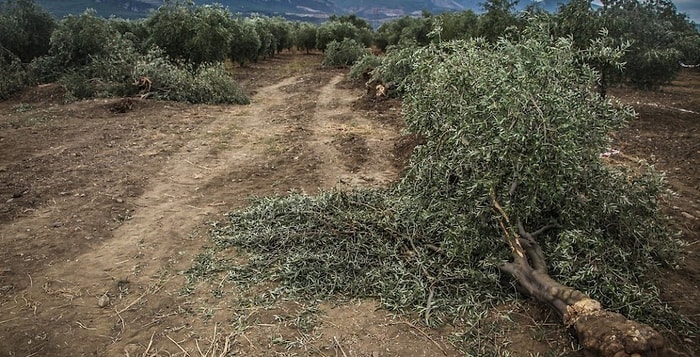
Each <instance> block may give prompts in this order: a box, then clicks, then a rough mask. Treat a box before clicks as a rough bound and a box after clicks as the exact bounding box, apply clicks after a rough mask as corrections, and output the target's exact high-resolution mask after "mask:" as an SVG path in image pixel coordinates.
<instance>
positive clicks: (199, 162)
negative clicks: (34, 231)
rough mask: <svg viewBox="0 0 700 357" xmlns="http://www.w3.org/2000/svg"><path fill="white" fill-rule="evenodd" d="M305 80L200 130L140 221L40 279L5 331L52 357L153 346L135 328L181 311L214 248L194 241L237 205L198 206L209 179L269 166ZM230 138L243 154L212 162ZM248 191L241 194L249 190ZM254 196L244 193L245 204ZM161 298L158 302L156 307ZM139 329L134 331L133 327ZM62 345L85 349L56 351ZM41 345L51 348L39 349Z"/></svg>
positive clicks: (169, 166) (152, 191) (151, 189)
mask: <svg viewBox="0 0 700 357" xmlns="http://www.w3.org/2000/svg"><path fill="white" fill-rule="evenodd" d="M296 80H297V79H296V78H293V77H292V78H287V79H285V80H283V81H281V82H279V83H276V84H274V85H272V86H269V87H265V88H262V89H260V90H259V92H258V94H257V95H256V99H255V100H254V104H253V105H250V106H246V107H227V110H221V109H218V108H213V109H212V110H211V111H213V112H214V115H218V116H219V117H218V118H215V119H214V120H213V121H212V122H211V123H209V124H208V125H206V126H205V127H202V128H199V129H198V130H199V135H198V136H197V138H196V139H195V140H192V141H190V142H188V143H187V144H186V145H185V146H184V147H183V148H181V149H180V150H179V151H178V152H176V153H175V154H174V155H172V156H170V157H168V158H167V162H166V164H165V166H164V168H163V169H162V170H161V171H160V172H158V174H157V175H156V176H155V177H153V178H151V179H150V182H149V184H148V187H147V188H146V192H145V193H143V194H142V195H141V196H139V197H137V198H135V199H133V202H131V203H132V204H133V205H134V206H135V207H136V210H135V213H134V214H133V216H132V217H130V218H129V219H128V220H126V221H125V222H124V223H123V224H122V225H121V226H119V227H118V228H116V229H115V230H114V231H113V237H112V238H111V239H109V240H107V241H106V242H105V243H104V244H101V245H100V246H98V247H96V249H94V250H91V251H89V252H87V253H84V254H82V255H80V256H77V257H75V259H72V260H69V261H66V262H57V263H55V264H53V265H51V266H49V267H48V268H47V269H46V270H45V271H44V272H43V273H42V274H41V275H43V276H35V277H34V279H35V280H34V281H33V282H32V286H31V287H30V288H29V289H28V290H27V291H24V292H22V295H21V296H22V299H20V300H17V303H16V304H7V305H4V306H3V310H4V311H10V310H13V314H14V316H13V317H11V318H10V319H9V321H5V319H0V320H2V321H3V322H4V325H5V326H3V327H5V328H8V326H10V327H11V326H14V327H16V328H17V329H18V330H20V331H22V330H31V331H32V333H29V334H27V336H26V341H27V345H31V344H32V343H34V346H30V347H31V349H27V351H29V350H31V351H43V352H42V353H48V354H47V355H80V354H82V353H98V354H102V353H103V352H99V351H100V350H102V349H103V348H105V346H108V345H110V344H112V343H115V342H117V341H118V340H122V341H129V340H130V339H131V338H133V339H135V340H136V341H138V342H143V341H142V340H143V338H142V336H141V332H142V331H141V330H140V329H138V326H134V325H132V324H133V323H137V322H136V321H139V320H143V319H149V318H151V319H152V318H154V316H155V317H157V316H161V315H159V314H158V313H160V314H167V313H172V310H173V309H174V308H176V307H178V301H177V291H178V290H179V289H180V288H181V287H182V286H183V283H182V280H181V279H179V278H177V279H176V277H177V276H176V275H175V274H176V272H177V271H178V270H181V269H184V268H187V267H188V265H189V264H190V260H191V258H192V255H193V253H194V252H196V251H197V250H198V249H199V248H200V247H201V245H202V244H203V242H202V239H206V237H205V236H203V235H202V233H200V234H194V235H193V234H192V233H193V232H197V231H196V228H197V227H200V226H202V225H204V224H205V221H206V220H207V217H210V216H211V215H212V214H214V213H216V212H217V211H220V210H221V206H225V205H227V204H229V202H230V201H227V199H226V198H223V197H217V196H212V197H208V198H206V199H205V200H204V202H208V203H207V204H204V205H201V206H194V205H192V203H191V202H192V201H194V200H195V199H197V198H200V196H201V195H200V194H199V190H200V188H201V187H203V186H205V185H206V184H207V180H208V179H209V178H212V177H216V176H217V175H221V174H223V173H224V172H226V171H228V170H235V169H236V167H237V166H246V165H247V164H249V163H252V162H255V161H259V160H263V156H264V149H265V144H264V141H265V139H266V138H269V137H274V135H275V134H278V132H281V131H282V130H284V127H283V126H281V125H274V124H272V120H270V119H271V118H273V117H274V116H276V115H280V114H281V113H275V112H271V111H270V110H269V108H273V107H274V106H275V105H276V104H279V103H282V102H283V101H284V96H283V95H281V92H280V91H279V88H280V87H283V86H285V85H290V84H293V83H294V82H295V81H296ZM220 133H228V135H229V136H230V137H231V139H235V140H236V145H234V147H233V148H231V149H230V150H226V151H223V152H218V153H215V154H212V152H211V151H212V150H211V145H210V141H211V140H212V138H215V137H216V136H217V135H220ZM246 189H247V187H241V191H245V190H246ZM247 194H249V193H247ZM247 194H246V193H244V192H241V195H242V196H247ZM237 199H238V197H235V198H234V199H233V200H234V201H235V200H237ZM199 201H200V202H201V201H202V200H201V199H200V200H199ZM26 219H27V220H31V219H33V217H28V218H26ZM20 225H22V224H20ZM29 226H31V224H29ZM30 279H31V277H30ZM164 292H165V293H166V294H162V293H164ZM105 293H108V295H109V296H110V297H111V300H112V301H111V303H110V307H109V308H105V309H100V308H99V307H98V306H97V305H98V298H99V297H101V296H102V295H103V294H105ZM156 294H158V298H157V299H153V298H152V297H153V296H155V295H156ZM161 295H165V297H164V298H163V297H161ZM35 296H36V297H40V300H41V301H42V304H41V306H40V305H38V304H34V303H33V301H34V299H33V297H35ZM149 300H152V301H149ZM138 310H140V311H143V310H147V311H149V314H148V315H151V316H140V317H139V316H138ZM168 310H170V311H169V312H168ZM135 312H136V313H137V314H136V316H134V313H135ZM61 320H62V321H64V322H63V324H62V325H63V326H64V328H63V329H54V331H44V330H42V329H41V325H42V321H46V323H47V324H51V325H54V326H55V325H56V324H57V323H58V324H59V325H61V323H60V321H61ZM129 320H131V321H132V323H127V321H129ZM139 322H140V321H139ZM137 324H138V323H137ZM28 325H29V326H28ZM140 325H141V326H144V325H145V324H144V323H140ZM134 327H136V330H134ZM37 336H38V337H37ZM130 337H131V338H130ZM53 341H76V342H78V341H79V343H76V344H69V343H67V342H64V343H53V346H52V342H53ZM40 344H41V345H43V347H40V348H38V349H37V348H36V347H37V345H40ZM126 345H128V343H126ZM123 346H124V343H119V344H117V345H116V346H111V347H110V348H109V351H110V354H111V353H114V354H116V355H123V353H124V351H121V350H120V349H123V348H124V347H123ZM17 347H18V348H19V349H18V350H17V352H19V351H22V350H24V348H22V347H24V346H17ZM115 347H116V350H115ZM10 351H11V350H10Z"/></svg>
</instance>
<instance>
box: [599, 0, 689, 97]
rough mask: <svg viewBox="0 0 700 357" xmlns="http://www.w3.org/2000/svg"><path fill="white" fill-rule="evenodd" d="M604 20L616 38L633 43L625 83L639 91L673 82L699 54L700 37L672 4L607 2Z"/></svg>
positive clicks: (665, 1)
mask: <svg viewBox="0 0 700 357" xmlns="http://www.w3.org/2000/svg"><path fill="white" fill-rule="evenodd" d="M600 17H601V22H602V26H603V27H605V28H606V29H607V30H608V31H609V32H610V36H611V37H612V38H616V39H619V40H620V41H629V42H631V46H630V47H629V50H628V51H627V53H626V54H625V56H624V57H623V60H624V61H625V62H626V63H627V64H626V66H625V68H626V70H625V72H624V76H623V79H625V80H627V81H629V82H631V83H632V84H633V85H635V86H637V87H640V88H647V89H655V88H657V87H659V86H660V85H663V84H665V83H668V82H670V81H671V80H673V79H674V78H675V76H676V75H677V74H678V71H679V70H680V65H679V63H678V62H679V61H681V60H684V59H686V58H688V57H690V58H692V57H693V56H694V55H693V54H692V53H696V54H697V49H694V44H697V43H698V42H700V41H698V37H700V34H699V33H698V31H697V29H696V28H695V27H694V26H693V24H692V22H690V21H689V20H688V18H687V16H685V15H683V14H679V13H678V11H677V9H676V7H675V5H674V4H673V2H671V1H668V0H642V1H637V0H606V1H603V7H602V8H601V9H600ZM689 44H690V45H689Z"/></svg>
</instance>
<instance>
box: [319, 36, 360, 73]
mask: <svg viewBox="0 0 700 357" xmlns="http://www.w3.org/2000/svg"><path fill="white" fill-rule="evenodd" d="M368 54H369V51H368V50H367V48H365V46H364V45H362V44H360V43H358V42H357V41H355V40H353V39H347V38H346V39H344V40H343V41H342V42H338V41H331V43H329V44H328V46H326V51H325V53H324V57H323V65H324V66H337V67H343V66H351V65H352V64H353V63H355V62H356V61H358V60H359V59H361V58H362V57H364V56H367V55H368Z"/></svg>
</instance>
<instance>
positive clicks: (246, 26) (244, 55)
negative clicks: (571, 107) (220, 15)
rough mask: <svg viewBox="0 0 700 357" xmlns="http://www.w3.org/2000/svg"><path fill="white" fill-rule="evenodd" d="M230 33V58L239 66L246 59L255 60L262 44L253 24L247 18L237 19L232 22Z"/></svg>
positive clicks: (246, 60)
mask: <svg viewBox="0 0 700 357" xmlns="http://www.w3.org/2000/svg"><path fill="white" fill-rule="evenodd" d="M231 33H232V37H231V50H230V52H229V56H230V58H231V60H232V61H235V62H238V64H240V65H241V66H243V65H244V64H245V63H246V62H248V61H255V60H256V59H257V58H258V53H259V51H260V47H261V46H262V43H261V41H260V36H258V32H257V31H256V30H255V24H254V23H253V22H252V21H250V20H249V19H238V20H236V21H233V22H232V24H231Z"/></svg>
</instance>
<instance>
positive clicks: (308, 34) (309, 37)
mask: <svg viewBox="0 0 700 357" xmlns="http://www.w3.org/2000/svg"><path fill="white" fill-rule="evenodd" d="M317 35H318V27H317V26H316V25H313V24H309V23H302V24H300V25H299V27H298V28H297V29H296V31H295V34H294V45H295V46H296V47H297V48H298V49H300V50H305V51H306V53H309V52H310V51H311V50H313V49H315V48H316V36H317Z"/></svg>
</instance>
